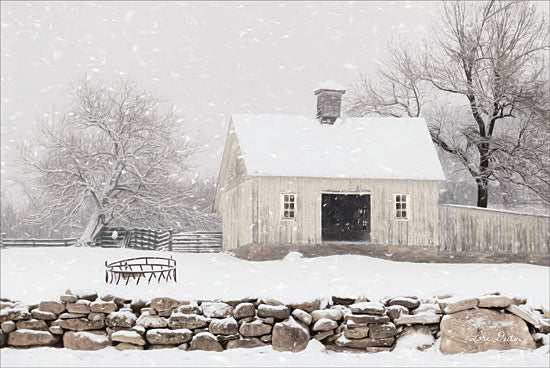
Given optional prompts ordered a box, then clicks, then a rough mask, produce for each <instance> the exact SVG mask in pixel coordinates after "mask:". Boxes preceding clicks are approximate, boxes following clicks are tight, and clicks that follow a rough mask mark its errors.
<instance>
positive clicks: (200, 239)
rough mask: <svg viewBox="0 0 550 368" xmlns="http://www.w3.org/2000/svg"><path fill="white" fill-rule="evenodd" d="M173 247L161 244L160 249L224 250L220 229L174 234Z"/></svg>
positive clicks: (184, 250) (185, 251)
mask: <svg viewBox="0 0 550 368" xmlns="http://www.w3.org/2000/svg"><path fill="white" fill-rule="evenodd" d="M171 246H172V248H171V249H169V248H168V246H160V247H159V248H158V249H159V250H172V251H173V252H181V253H214V252H221V250H222V233H221V232H220V231H191V232H184V233H176V234H173V236H172V245H171Z"/></svg>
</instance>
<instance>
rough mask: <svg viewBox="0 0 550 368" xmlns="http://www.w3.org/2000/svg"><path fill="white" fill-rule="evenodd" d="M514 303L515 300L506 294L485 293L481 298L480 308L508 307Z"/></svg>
mask: <svg viewBox="0 0 550 368" xmlns="http://www.w3.org/2000/svg"><path fill="white" fill-rule="evenodd" d="M512 304H514V300H513V299H511V298H508V297H507V296H504V295H484V296H482V297H481V298H479V304H478V307H480V308H506V307H509V306H511V305H512Z"/></svg>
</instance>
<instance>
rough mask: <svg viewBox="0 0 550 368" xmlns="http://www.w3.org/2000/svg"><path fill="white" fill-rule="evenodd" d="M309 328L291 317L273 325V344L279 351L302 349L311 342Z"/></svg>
mask: <svg viewBox="0 0 550 368" xmlns="http://www.w3.org/2000/svg"><path fill="white" fill-rule="evenodd" d="M309 338H310V336H309V329H307V328H306V327H304V326H303V325H301V324H300V323H298V322H296V320H294V318H293V317H289V318H288V319H287V320H286V321H284V322H279V323H276V324H275V326H274V327H273V336H272V340H271V344H272V346H273V349H274V350H278V351H293V352H298V351H302V350H304V349H305V348H306V347H307V344H308V343H309Z"/></svg>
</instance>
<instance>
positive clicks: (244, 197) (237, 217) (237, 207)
mask: <svg viewBox="0 0 550 368" xmlns="http://www.w3.org/2000/svg"><path fill="white" fill-rule="evenodd" d="M253 187H254V186H253V180H252V179H251V178H248V179H245V180H240V181H239V184H238V185H234V186H232V187H230V188H227V189H225V190H223V191H221V192H220V194H219V195H220V199H219V211H220V212H221V214H222V233H223V236H222V249H224V250H231V249H235V248H238V247H240V246H242V245H246V244H250V243H251V242H252V231H253V224H254V223H255V220H253V217H254V212H253V207H254V206H253V203H254V202H255V200H256V196H255V195H254V192H253Z"/></svg>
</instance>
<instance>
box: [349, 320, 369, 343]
mask: <svg viewBox="0 0 550 368" xmlns="http://www.w3.org/2000/svg"><path fill="white" fill-rule="evenodd" d="M344 336H345V337H346V338H347V339H364V338H365V337H368V336H369V327H368V326H367V325H364V326H361V325H357V324H355V323H354V322H353V321H348V322H347V323H346V324H345V325H344Z"/></svg>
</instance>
